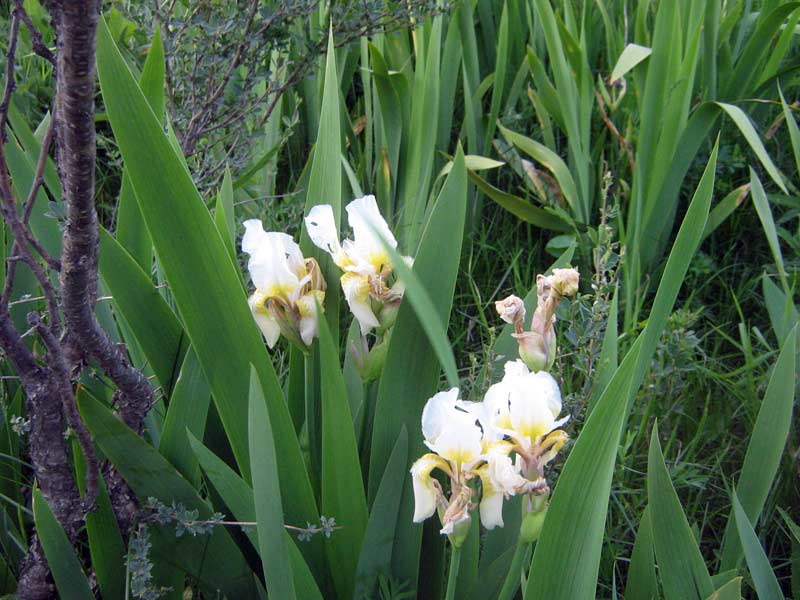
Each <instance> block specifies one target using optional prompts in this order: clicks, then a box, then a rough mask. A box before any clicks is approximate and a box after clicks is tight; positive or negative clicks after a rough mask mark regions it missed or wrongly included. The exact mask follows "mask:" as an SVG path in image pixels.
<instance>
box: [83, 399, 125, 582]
mask: <svg viewBox="0 0 800 600" xmlns="http://www.w3.org/2000/svg"><path fill="white" fill-rule="evenodd" d="M84 393H86V392H85V391H84V390H83V388H78V394H81V395H82V394H84ZM72 454H73V456H74V457H75V475H76V477H75V479H76V481H77V482H78V485H79V487H80V492H81V495H84V494H85V493H86V490H85V487H86V486H85V485H84V482H85V481H86V461H85V460H84V457H83V454H82V452H81V450H80V445H79V444H78V442H77V440H73V443H72ZM97 487H98V495H97V508H96V509H95V510H93V511H92V512H90V513H87V514H86V536H87V537H88V538H89V555H90V556H91V559H92V570H93V571H94V573H95V575H96V576H97V585H98V587H99V588H100V593H101V594H103V597H104V598H123V597H124V596H125V572H124V571H123V570H122V569H120V565H123V564H125V554H126V549H125V543H124V542H123V540H122V535H121V534H120V531H119V526H118V525H117V519H116V517H115V516H114V510H113V509H112V507H111V499H110V498H109V496H108V491H107V490H106V484H105V480H104V479H103V478H102V477H100V478H98V481H97Z"/></svg>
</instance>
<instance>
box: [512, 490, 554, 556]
mask: <svg viewBox="0 0 800 600" xmlns="http://www.w3.org/2000/svg"><path fill="white" fill-rule="evenodd" d="M547 499H548V497H547V496H546V495H530V494H529V495H527V496H526V497H525V498H524V499H523V500H522V524H521V525H520V528H519V539H520V541H521V542H523V543H525V544H532V543H533V542H535V541H536V540H538V539H539V534H540V533H541V532H542V526H543V525H544V518H545V516H547V507H548V502H547Z"/></svg>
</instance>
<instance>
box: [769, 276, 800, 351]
mask: <svg viewBox="0 0 800 600" xmlns="http://www.w3.org/2000/svg"><path fill="white" fill-rule="evenodd" d="M761 287H762V290H763V294H764V303H765V304H766V305H767V313H768V314H769V320H770V323H771V324H772V330H773V331H774V332H775V337H777V338H778V345H782V344H783V341H784V340H785V339H786V336H787V335H789V332H790V331H791V330H792V329H793V328H794V326H795V325H796V324H797V323H800V312H798V310H797V307H796V306H795V304H794V302H792V298H791V296H790V295H789V294H785V293H784V292H783V291H781V289H780V288H779V287H778V286H777V285H775V284H774V283H772V280H770V278H769V277H768V276H767V274H766V273H764V275H763V276H762V278H761Z"/></svg>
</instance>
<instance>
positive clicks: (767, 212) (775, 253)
mask: <svg viewBox="0 0 800 600" xmlns="http://www.w3.org/2000/svg"><path fill="white" fill-rule="evenodd" d="M750 189H751V191H752V194H753V206H755V208H756V213H757V214H758V220H759V221H761V227H762V228H763V229H764V235H765V236H766V238H767V243H768V244H769V249H770V251H771V252H772V259H773V260H774V261H775V267H776V268H777V270H778V277H780V279H781V283H782V284H783V289H784V291H787V290H788V289H789V283H788V281H787V279H786V267H785V266H784V264H783V254H782V253H781V245H780V242H779V241H778V231H777V229H776V228H775V220H774V219H773V217H772V210H771V209H770V207H769V201H768V200H767V194H766V192H765V191H764V186H762V185H761V180H760V179H759V178H758V175H756V172H755V171H754V170H753V169H752V168H751V169H750Z"/></svg>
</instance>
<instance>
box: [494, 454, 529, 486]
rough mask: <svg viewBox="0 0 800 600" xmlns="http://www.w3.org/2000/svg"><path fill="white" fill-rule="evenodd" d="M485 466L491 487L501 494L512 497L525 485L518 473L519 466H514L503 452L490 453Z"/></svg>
mask: <svg viewBox="0 0 800 600" xmlns="http://www.w3.org/2000/svg"><path fill="white" fill-rule="evenodd" d="M487 466H488V473H489V478H490V479H491V483H492V487H493V488H494V489H496V490H497V491H499V492H501V493H503V494H509V495H511V496H513V495H514V494H516V493H517V491H518V490H519V489H521V488H522V487H523V486H524V485H525V484H526V483H527V480H526V479H525V478H524V477H523V476H522V475H520V473H519V466H518V465H514V463H513V462H511V457H510V456H508V455H506V454H504V453H503V452H490V453H489V455H488V457H487Z"/></svg>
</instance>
